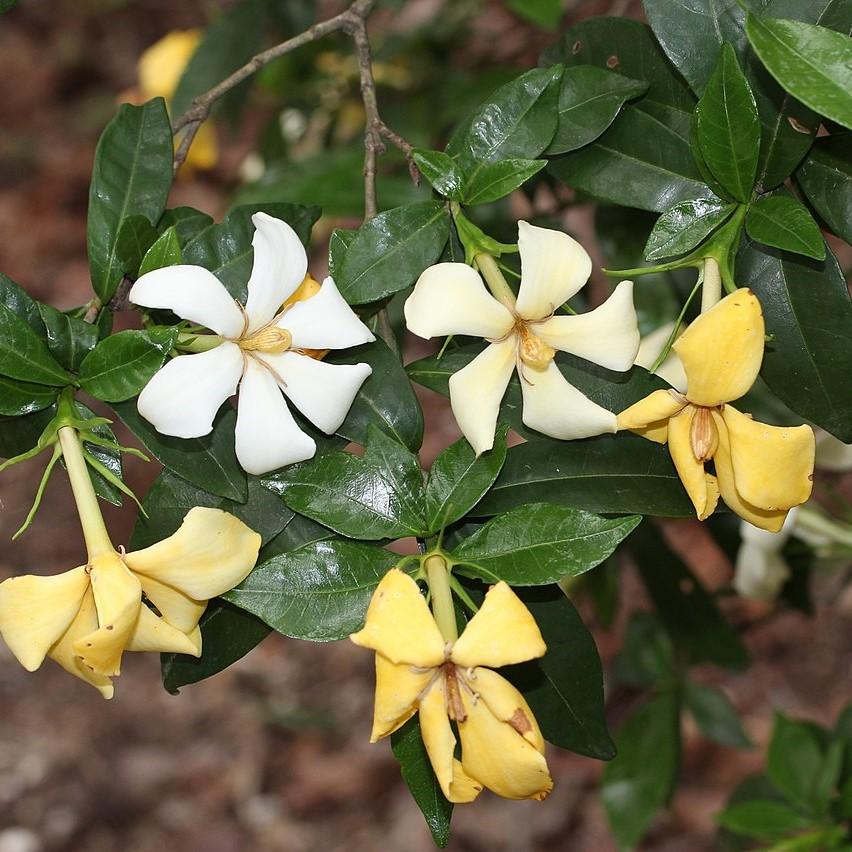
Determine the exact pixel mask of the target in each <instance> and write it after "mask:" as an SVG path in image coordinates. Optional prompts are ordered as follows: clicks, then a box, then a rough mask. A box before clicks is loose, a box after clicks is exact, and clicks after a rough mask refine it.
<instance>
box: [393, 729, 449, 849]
mask: <svg viewBox="0 0 852 852" xmlns="http://www.w3.org/2000/svg"><path fill="white" fill-rule="evenodd" d="M391 748H392V749H393V753H394V757H396V759H397V760H398V761H399V768H400V772H401V773H402V778H403V780H404V781H405V783H406V785H407V786H408V789H409V790H410V791H411V795H412V797H413V799H414V801H415V802H416V803H417V807H418V808H420V810H421V811H422V812H423V816H424V817H425V818H426V825H428V826H429V831H430V832H431V833H432V838H433V840H434V841H435V844H436V845H437V846H439V847H440V848H441V849H443V848H444V847H445V846H446V845H447V843H449V842H450V818H451V817H452V815H453V806H452V803H451V802H448V801H447V799H446V798H445V797H444V794H443V792H442V791H441V785H440V784H438V779H437V778H435V772H434V771H433V769H432V764H431V763H430V761H429V755H428V754H427V752H426V746H424V745H423V737H422V736H421V735H420V720H419V719H418V718H415V719H409V720H408V721H407V722H406V723H405V724H404V725H403V726H402V727H401V728H399V729H397V730H396V731H394V732H393V733H392V734H391Z"/></svg>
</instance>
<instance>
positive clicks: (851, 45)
mask: <svg viewBox="0 0 852 852" xmlns="http://www.w3.org/2000/svg"><path fill="white" fill-rule="evenodd" d="M746 34H747V35H748V39H749V41H750V42H751V46H752V47H753V48H754V51H755V53H757V55H758V56H759V57H760V61H761V62H763V64H764V65H765V66H766V67H767V69H768V70H769V72H770V73H771V74H772V76H773V77H775V79H776V80H777V81H778V82H779V83H780V84H781V85H782V86H783V87H784V88H785V89H786V90H787V91H788V92H790V93H791V94H792V95H793V96H794V97H796V98H798V99H799V100H800V101H802V103H804V104H806V105H807V106H809V107H811V109H814V110H816V111H817V112H818V113H820V114H822V115H824V116H826V117H828V118H830V119H832V121H836V122H838V123H839V124H842V125H843V126H844V127H849V128H852V65H850V62H849V54H850V50H852V41H850V37H849V36H848V35H845V34H843V33H837V32H834V31H833V30H829V29H827V28H826V27H821V26H817V25H815V24H805V23H802V22H801V21H789V20H778V19H772V18H764V17H761V16H759V15H752V14H749V15H748V16H747V17H746Z"/></svg>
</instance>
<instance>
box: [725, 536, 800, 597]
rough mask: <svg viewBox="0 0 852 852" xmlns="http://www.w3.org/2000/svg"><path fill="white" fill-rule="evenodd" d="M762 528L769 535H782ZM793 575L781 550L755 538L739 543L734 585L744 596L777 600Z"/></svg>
mask: <svg viewBox="0 0 852 852" xmlns="http://www.w3.org/2000/svg"><path fill="white" fill-rule="evenodd" d="M743 523H745V521H744V522H743ZM749 526H750V525H749ZM760 532H762V533H765V534H766V535H778V536H781V535H782V533H767V532H766V531H765V530H760ZM785 538H786V536H785ZM790 576H791V573H790V566H789V565H788V564H787V562H786V560H785V559H784V557H783V556H782V555H781V553H780V552H779V551H777V550H774V549H773V550H767V549H765V548H763V547H761V546H760V545H759V544H757V543H755V542H753V541H743V543H742V544H741V545H740V548H739V550H738V551H737V560H736V564H735V572H734V581H733V586H734V588H735V589H736V590H737V592H738V593H739V594H740V595H742V596H743V597H744V598H752V599H753V600H759V601H771V600H774V599H775V598H777V597H778V594H779V592H780V591H781V588H782V586H783V585H784V583H786V582H787V580H789V579H790Z"/></svg>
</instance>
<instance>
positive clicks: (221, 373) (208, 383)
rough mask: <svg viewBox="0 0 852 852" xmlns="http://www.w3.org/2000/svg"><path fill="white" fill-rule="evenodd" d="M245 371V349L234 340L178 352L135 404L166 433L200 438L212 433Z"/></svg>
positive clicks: (148, 419)
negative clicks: (187, 352) (204, 349)
mask: <svg viewBox="0 0 852 852" xmlns="http://www.w3.org/2000/svg"><path fill="white" fill-rule="evenodd" d="M242 372H243V356H242V352H241V351H240V348H239V347H238V346H237V345H236V344H234V343H227V342H226V343H222V344H221V345H220V346H217V347H216V348H215V349H210V350H209V351H207V352H200V353H198V354H197V355H179V356H178V357H177V358H172V360H171V361H169V363H168V364H166V365H165V367H163V369H162V370H160V371H159V372H158V373H155V374H154V378H153V379H151V381H150V382H148V384H147V385H145V387H144V388H143V389H142V393H140V394H139V399H138V401H137V403H136V407H137V408H138V409H139V413H140V414H141V415H142V416H143V417H144V418H145V419H146V420H147V421H148V422H149V423H151V424H152V425H153V426H154V428H155V429H156V430H157V431H158V432H160V433H161V434H163V435H173V436H174V437H176V438H200V437H201V436H202V435H208V434H210V431H211V430H212V429H213V418H214V417H215V416H216V412H217V411H218V410H219V409H220V408H221V407H222V403H223V402H224V401H225V400H226V399H227V398H228V397H229V396H233V395H234V393H236V390H237V385H238V384H239V381H240V376H241V375H242Z"/></svg>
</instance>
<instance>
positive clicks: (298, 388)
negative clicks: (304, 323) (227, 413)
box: [260, 352, 373, 435]
mask: <svg viewBox="0 0 852 852" xmlns="http://www.w3.org/2000/svg"><path fill="white" fill-rule="evenodd" d="M260 357H261V359H262V360H263V361H265V362H266V363H267V364H269V365H270V366H271V367H272V369H273V370H274V371H275V373H276V374H277V375H278V376H280V377H281V378H282V379H283V380H284V383H283V384H282V385H281V390H283V391H284V393H285V394H286V395H287V398H288V399H289V400H290V401H291V402H292V403H293V405H295V406H296V408H298V409H299V411H301V412H302V414H304V415H305V417H307V418H308V420H310V421H311V423H313V424H314V426H316V427H317V428H318V429H322V431H323V432H325V433H326V434H327V435H331V434H332V433H333V432H334V431H335V429H337V427H338V426H340V424H341V423H342V422H343V421H344V420H345V419H346V415H347V414H348V413H349V409H350V408H351V407H352V401H353V400H354V399H355V394H357V393H358V390H359V389H360V387H361V385H362V384H364V381H365V379H366V378H367V376H369V375H370V373H372V372H373V368H372V367H371V366H370V365H369V364H326V363H325V362H323V361H317V360H316V358H308V357H307V355H299V354H297V353H296V352H284V353H283V354H281V355H262V356H260Z"/></svg>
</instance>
